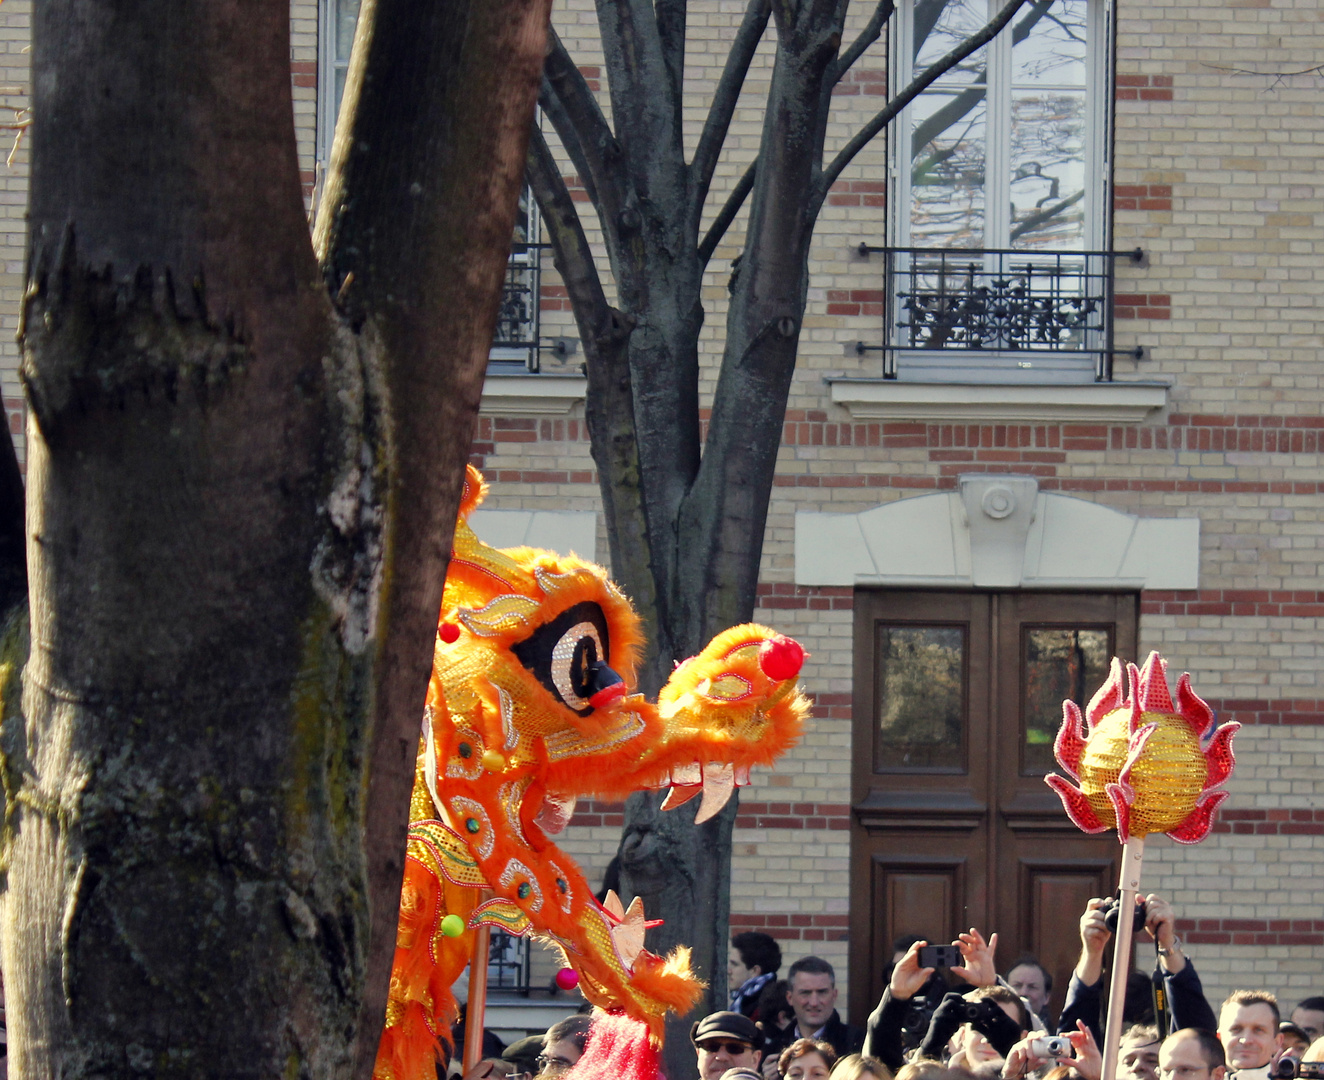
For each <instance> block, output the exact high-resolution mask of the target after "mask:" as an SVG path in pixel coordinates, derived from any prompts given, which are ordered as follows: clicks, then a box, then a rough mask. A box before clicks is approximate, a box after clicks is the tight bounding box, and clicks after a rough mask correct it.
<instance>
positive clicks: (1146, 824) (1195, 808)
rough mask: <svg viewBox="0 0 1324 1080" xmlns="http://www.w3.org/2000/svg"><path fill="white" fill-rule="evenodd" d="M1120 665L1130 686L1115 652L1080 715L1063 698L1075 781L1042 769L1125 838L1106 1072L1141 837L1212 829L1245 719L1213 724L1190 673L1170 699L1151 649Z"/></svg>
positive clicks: (1108, 1078)
mask: <svg viewBox="0 0 1324 1080" xmlns="http://www.w3.org/2000/svg"><path fill="white" fill-rule="evenodd" d="M1126 671H1127V682H1128V683H1129V686H1130V693H1129V695H1127V694H1126V693H1124V691H1123V685H1122V662H1121V661H1120V660H1118V659H1117V658H1116V657H1114V658H1113V662H1112V667H1111V669H1110V671H1109V673H1108V679H1107V681H1106V682H1105V683H1104V684H1103V686H1101V687H1100V688H1099V690H1098V692H1097V693H1096V694H1095V695H1094V697H1093V698H1091V699H1090V703H1089V705H1088V706H1087V708H1086V710H1085V715H1084V716H1082V715H1081V712H1080V708H1079V707H1078V706H1077V705H1076V703H1075V702H1074V701H1064V702H1063V703H1062V727H1061V729H1060V730H1059V731H1058V733H1057V740H1056V742H1055V743H1054V744H1053V752H1054V754H1055V755H1056V757H1057V761H1058V764H1059V765H1061V766H1062V768H1063V769H1065V770H1066V771H1067V773H1068V774H1070V776H1071V779H1072V780H1075V781H1076V783H1075V784H1073V783H1072V782H1071V780H1068V779H1066V777H1063V776H1059V775H1057V774H1056V773H1052V774H1049V775H1048V776H1046V777H1044V780H1045V781H1046V782H1047V783H1048V786H1049V787H1051V788H1052V789H1053V790H1054V791H1056V792H1057V794H1058V795H1059V796H1060V797H1061V799H1062V805H1063V806H1064V807H1065V808H1066V812H1067V815H1068V816H1069V817H1070V818H1071V820H1072V821H1073V822H1074V823H1075V824H1076V826H1077V827H1078V828H1080V829H1081V830H1083V831H1084V832H1087V833H1101V832H1106V831H1107V830H1108V829H1113V828H1115V829H1116V830H1117V838H1118V839H1119V840H1120V841H1121V842H1122V845H1123V847H1122V875H1121V877H1122V880H1121V897H1120V898H1119V910H1120V911H1121V913H1122V917H1121V918H1119V919H1118V921H1117V933H1116V936H1115V940H1114V943H1113V950H1114V951H1113V972H1112V987H1111V991H1110V995H1109V1001H1108V1025H1107V1031H1106V1033H1105V1035H1104V1045H1103V1070H1102V1080H1115V1077H1116V1075H1117V1058H1118V1043H1119V1041H1120V1037H1121V1027H1122V1004H1123V1001H1124V1000H1125V997H1126V976H1127V970H1128V968H1129V966H1130V963H1129V962H1130V959H1131V930H1132V919H1131V918H1130V916H1129V914H1128V913H1129V912H1131V911H1133V910H1134V908H1135V903H1136V896H1137V894H1138V893H1139V891H1140V869H1141V864H1142V861H1143V858H1144V846H1145V837H1146V836H1148V835H1149V834H1150V833H1156V832H1162V833H1167V834H1168V835H1169V836H1170V837H1172V838H1173V839H1174V840H1176V841H1178V842H1179V843H1183V844H1198V843H1199V842H1200V841H1201V840H1203V839H1204V838H1205V837H1206V836H1208V835H1209V830H1210V829H1211V828H1213V823H1214V813H1215V812H1216V811H1217V810H1218V807H1219V805H1220V804H1221V803H1222V802H1223V800H1224V799H1226V798H1227V792H1225V791H1222V790H1220V788H1221V785H1222V784H1223V782H1224V781H1226V780H1227V778H1228V777H1229V776H1231V775H1232V768H1233V765H1234V759H1233V756H1232V736H1233V735H1235V734H1236V733H1237V731H1238V730H1239V729H1240V727H1241V725H1240V724H1237V723H1232V722H1229V723H1226V724H1222V725H1219V724H1218V723H1217V721H1216V719H1215V717H1214V712H1213V710H1212V709H1211V708H1210V707H1209V706H1208V705H1207V704H1206V703H1205V702H1204V701H1203V700H1202V699H1201V698H1200V696H1199V695H1198V694H1197V693H1196V692H1195V691H1194V690H1192V689H1191V677H1190V675H1188V674H1183V675H1182V676H1181V678H1179V679H1178V680H1177V693H1176V701H1175V702H1174V700H1173V695H1172V694H1171V693H1170V692H1169V689H1168V666H1167V664H1166V663H1165V662H1164V660H1163V658H1162V657H1161V656H1159V654H1158V653H1156V652H1152V653H1150V654H1149V658H1148V659H1147V660H1146V661H1145V666H1144V667H1143V668H1137V667H1136V666H1135V664H1127V666H1126ZM1077 785H1079V786H1077Z"/></svg>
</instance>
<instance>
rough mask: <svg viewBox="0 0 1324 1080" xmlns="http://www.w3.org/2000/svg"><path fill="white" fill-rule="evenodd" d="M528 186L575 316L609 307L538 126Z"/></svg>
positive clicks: (532, 143) (584, 330)
mask: <svg viewBox="0 0 1324 1080" xmlns="http://www.w3.org/2000/svg"><path fill="white" fill-rule="evenodd" d="M526 175H527V179H528V182H529V187H530V188H532V189H533V197H534V199H536V200H537V202H538V209H539V210H540V211H541V212H542V220H543V225H544V227H545V228H546V229H547V233H548V235H549V236H550V237H551V240H552V250H553V252H554V253H555V257H556V268H557V270H559V271H560V274H561V279H562V280H563V281H564V282H565V287H566V292H567V293H569V295H570V302H571V305H572V306H573V308H574V311H575V314H576V316H578V315H579V313H580V311H581V308H582V309H583V310H584V311H588V310H590V309H594V308H599V307H600V308H603V309H605V308H606V307H607V296H606V293H605V292H604V291H603V288H602V279H601V278H600V277H599V276H598V268H597V264H596V263H595V262H594V261H593V251H592V249H591V248H590V247H589V243H588V237H587V236H585V235H584V226H583V223H582V222H581V221H580V220H579V213H578V211H576V210H575V204H574V200H573V199H572V198H571V197H570V190H569V188H567V187H566V184H565V180H564V179H563V178H562V177H561V170H560V169H559V168H558V167H557V163H556V158H555V157H554V156H553V154H552V149H551V147H550V146H548V145H547V139H546V138H545V137H544V136H543V133H542V132H541V131H539V130H538V129H537V128H536V127H535V128H534V129H533V131H532V132H531V133H530V135H529V160H528V166H527V170H526ZM593 329H595V328H593V327H586V326H581V327H580V336H581V337H585V338H586V337H587V336H588V334H589V333H590V332H592V331H593Z"/></svg>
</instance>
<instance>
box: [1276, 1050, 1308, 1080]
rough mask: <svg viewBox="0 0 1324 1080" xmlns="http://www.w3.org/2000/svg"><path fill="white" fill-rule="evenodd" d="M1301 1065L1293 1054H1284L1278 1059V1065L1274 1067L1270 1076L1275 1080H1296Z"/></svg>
mask: <svg viewBox="0 0 1324 1080" xmlns="http://www.w3.org/2000/svg"><path fill="white" fill-rule="evenodd" d="M1300 1064H1301V1063H1300V1062H1298V1061H1297V1059H1296V1058H1294V1057H1293V1056H1292V1055H1291V1054H1284V1055H1283V1056H1282V1057H1280V1058H1279V1059H1278V1064H1277V1065H1275V1066H1274V1067H1273V1071H1272V1072H1270V1073H1269V1075H1270V1076H1271V1077H1272V1078H1273V1080H1296V1078H1297V1075H1298V1074H1299V1072H1300Z"/></svg>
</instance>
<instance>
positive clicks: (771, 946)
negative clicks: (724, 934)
mask: <svg viewBox="0 0 1324 1080" xmlns="http://www.w3.org/2000/svg"><path fill="white" fill-rule="evenodd" d="M781 966H782V951H781V948H780V947H779V946H778V945H777V942H776V941H774V940H773V939H772V938H771V937H769V936H768V935H767V934H760V933H759V932H758V931H757V930H746V931H745V932H744V933H741V934H736V936H735V937H733V938H732V939H731V951H730V952H729V953H728V954H727V960H726V981H727V983H728V985H730V987H731V988H732V989H734V988H735V987H737V986H739V985H740V984H741V983H743V982H744V981H745V980H746V979H752V978H754V976H755V975H767V974H769V973H770V972H775V971H776V970H777V969H778V968H779V967H781Z"/></svg>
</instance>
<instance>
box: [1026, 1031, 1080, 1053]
mask: <svg viewBox="0 0 1324 1080" xmlns="http://www.w3.org/2000/svg"><path fill="white" fill-rule="evenodd" d="M1030 1053H1031V1054H1033V1055H1034V1056H1035V1057H1037V1058H1056V1057H1075V1052H1074V1050H1073V1049H1072V1046H1071V1040H1070V1039H1068V1038H1066V1037H1065V1036H1062V1035H1046V1036H1044V1037H1043V1038H1042V1039H1031V1040H1030Z"/></svg>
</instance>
